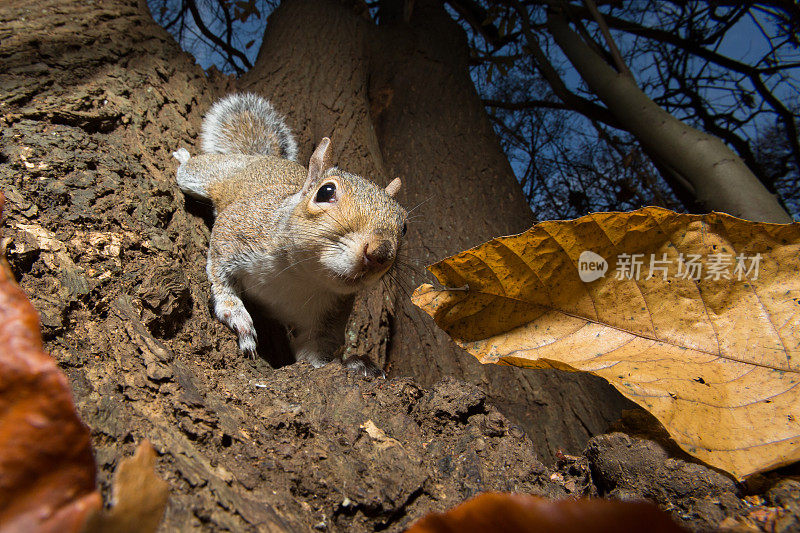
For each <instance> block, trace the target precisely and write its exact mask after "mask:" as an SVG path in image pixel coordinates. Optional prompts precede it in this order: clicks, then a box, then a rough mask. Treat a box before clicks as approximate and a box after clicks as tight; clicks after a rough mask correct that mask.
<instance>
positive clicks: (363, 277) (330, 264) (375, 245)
mask: <svg viewBox="0 0 800 533" xmlns="http://www.w3.org/2000/svg"><path fill="white" fill-rule="evenodd" d="M394 249H395V247H394V246H393V245H392V243H391V242H390V241H388V240H386V239H380V238H376V236H374V235H363V234H362V235H352V234H351V235H348V236H347V238H344V239H341V240H340V241H339V242H338V243H337V245H336V246H333V247H329V248H327V249H326V250H324V251H323V252H322V254H321V258H320V259H321V263H322V265H323V267H324V268H325V269H326V270H327V271H328V273H329V276H330V278H331V280H332V281H333V282H334V283H335V284H336V285H338V286H339V287H341V288H342V289H344V290H346V291H347V292H352V291H356V290H358V289H360V288H362V287H366V286H368V285H372V284H374V283H376V282H377V281H378V280H379V279H380V278H381V276H383V275H384V274H385V273H386V272H387V271H388V270H389V268H391V266H392V264H393V263H394V255H395V250H394Z"/></svg>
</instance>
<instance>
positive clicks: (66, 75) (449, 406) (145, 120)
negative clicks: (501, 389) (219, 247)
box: [0, 2, 800, 532]
mask: <svg viewBox="0 0 800 533" xmlns="http://www.w3.org/2000/svg"><path fill="white" fill-rule="evenodd" d="M11 4H12V3H9V4H6V6H5V7H0V31H2V33H0V39H2V40H3V41H4V42H3V47H4V48H3V54H2V55H0V57H2V58H3V65H2V70H0V87H2V92H0V105H1V106H2V107H0V190H2V192H3V193H4V194H5V195H6V211H5V220H4V221H3V228H2V234H3V237H4V238H6V239H7V240H8V246H7V256H8V259H9V262H10V263H11V266H12V268H13V270H14V273H15V275H16V277H17V279H18V280H19V282H20V284H21V286H22V287H23V289H24V290H25V291H26V293H27V294H28V295H29V297H30V299H31V300H32V302H33V304H34V306H35V307H36V309H37V310H38V312H39V313H40V316H41V323H42V330H43V334H44V338H45V344H46V349H47V350H48V351H49V352H50V353H51V354H52V355H53V357H54V358H55V359H56V360H57V362H58V363H59V365H60V367H61V368H62V369H63V370H64V372H65V373H66V374H67V376H68V378H69V380H70V383H71V385H72V389H73V392H74V397H75V403H76V405H77V408H78V411H79V414H80V415H81V417H82V419H83V420H84V421H85V423H86V424H87V425H88V426H89V427H90V428H91V431H92V440H93V446H94V449H95V459H96V462H97V468H98V483H99V485H100V488H101V490H102V491H103V493H104V495H105V497H106V498H108V497H109V494H108V489H109V484H110V478H111V475H112V473H113V471H114V469H115V467H116V466H117V465H118V464H119V461H120V460H121V458H123V457H124V456H126V455H130V454H131V453H133V450H134V449H135V447H136V445H137V444H138V442H140V441H141V440H143V439H149V440H150V441H151V442H152V443H153V445H154V446H155V448H156V450H157V451H158V452H159V454H160V458H159V463H158V472H159V474H160V475H161V476H162V477H163V478H164V479H165V480H166V481H168V482H169V484H170V487H171V498H170V503H169V506H168V509H167V513H166V518H165V521H164V524H163V526H162V530H163V531H178V530H180V531H188V530H205V531H210V530H226V529H227V530H232V531H248V530H252V531H255V530H280V529H284V530H290V531H307V530H311V529H317V530H323V531H324V530H330V531H348V532H349V531H353V532H358V531H374V530H389V531H399V530H402V529H403V528H404V527H406V526H407V525H408V524H409V523H410V522H411V521H413V520H414V519H416V518H418V517H420V516H422V515H423V514H425V513H427V512H429V511H431V510H441V509H445V508H448V507H450V506H453V505H455V504H457V503H459V502H461V501H463V500H464V499H466V498H469V497H470V496H473V495H475V494H477V493H479V492H482V491H487V490H498V491H520V492H530V493H534V494H540V495H545V496H548V497H554V498H560V497H573V496H608V497H613V498H621V499H633V498H647V499H650V500H653V501H655V502H657V503H658V504H659V505H661V506H662V507H663V508H664V509H666V510H668V511H670V512H671V513H672V515H673V517H675V519H676V520H678V522H679V523H681V524H683V525H685V526H687V527H690V528H692V529H696V530H708V529H713V528H717V527H745V526H752V527H754V528H756V530H765V531H792V530H798V529H800V521H798V517H799V516H800V505H798V501H799V500H800V483H799V482H798V481H796V480H794V479H793V478H791V477H789V476H786V475H780V476H779V475H777V474H773V475H771V476H769V477H760V478H758V479H757V480H754V482H753V483H752V484H751V485H750V486H749V487H747V488H744V487H741V486H738V485H737V484H735V483H734V482H733V481H731V480H730V479H728V478H727V477H725V476H723V475H721V474H719V473H717V472H714V471H712V470H710V469H708V468H706V467H704V466H702V465H697V464H694V463H687V462H685V461H683V460H682V459H679V458H675V457H670V455H668V454H667V452H665V451H664V449H663V448H662V447H661V446H660V445H658V444H656V443H654V442H652V441H649V440H642V439H639V438H634V437H629V436H627V435H624V434H621V433H614V434H611V435H605V436H600V437H596V438H594V439H592V440H591V441H590V442H589V444H588V447H587V448H586V451H585V452H583V454H580V449H577V450H568V451H569V452H572V453H573V454H575V455H564V454H563V453H557V454H556V455H557V457H558V458H557V460H556V462H555V463H554V464H550V465H547V466H545V465H543V464H542V463H541V462H540V461H539V459H538V457H550V456H551V454H552V453H553V450H550V449H544V448H543V447H542V446H540V447H539V448H540V449H537V447H536V446H535V445H534V444H533V443H534V442H543V441H546V438H545V439H543V438H541V435H531V434H526V432H525V431H523V429H521V428H520V427H518V426H516V425H514V424H513V423H511V422H510V421H509V420H508V419H507V418H506V416H504V415H503V414H501V413H500V412H499V411H498V410H497V409H495V408H494V407H493V406H492V404H491V402H490V401H488V400H487V396H486V394H485V393H484V392H483V391H482V390H481V389H480V388H478V387H476V386H475V385H471V384H467V383H464V382H461V381H456V380H451V379H446V380H444V381H440V382H438V383H437V384H435V385H434V386H432V387H428V388H424V387H421V386H418V385H417V384H415V382H414V381H413V380H412V379H409V378H402V377H401V378H393V379H389V380H380V379H366V378H361V377H358V376H356V375H355V374H353V373H349V372H347V371H345V370H344V369H343V368H341V367H340V366H337V365H335V364H334V365H329V366H328V367H326V368H323V369H318V370H314V369H312V368H310V367H309V366H308V365H305V364H292V365H288V366H284V367H281V368H279V369H273V368H272V367H271V366H270V365H269V364H268V363H267V362H266V361H265V360H263V359H258V360H255V361H252V360H248V359H245V358H244V357H242V356H241V355H240V354H239V353H238V349H237V347H236V342H235V336H234V335H233V333H231V332H230V331H229V330H227V329H226V328H225V327H224V326H223V325H222V324H220V323H218V322H216V321H215V320H214V319H213V318H212V317H211V315H210V313H209V309H208V282H207V280H206V277H205V272H204V266H205V250H206V246H207V243H208V236H209V228H208V225H207V222H206V221H205V220H204V219H203V215H204V214H206V215H207V210H205V211H204V207H203V206H199V205H194V206H193V207H192V206H190V207H191V208H192V212H191V213H190V212H187V210H186V206H185V200H184V197H183V195H182V194H181V193H180V192H179V190H178V188H177V186H176V185H175V183H174V178H173V173H174V169H175V162H174V161H173V160H171V158H170V157H169V152H170V151H171V150H173V149H176V148H177V147H178V146H182V145H183V146H192V145H193V144H194V139H193V136H194V134H193V133H192V131H191V129H190V128H189V127H188V126H187V124H193V125H194V126H193V127H196V125H197V124H198V123H199V116H200V114H201V113H202V112H203V111H204V110H205V109H207V108H208V106H209V104H210V102H211V100H212V99H213V97H214V95H213V94H211V93H212V92H213V90H209V89H208V87H209V86H213V87H216V88H217V90H222V89H223V88H224V85H225V81H224V80H219V79H207V78H205V77H203V76H202V73H199V69H197V68H195V67H191V68H190V67H189V66H186V65H183V64H182V63H181V62H186V63H188V59H185V58H183V57H182V56H181V57H178V59H175V58H176V51H175V50H176V47H175V44H174V42H172V41H171V40H170V39H169V37H168V36H167V35H166V33H164V32H163V31H162V30H160V29H157V28H155V26H154V25H153V23H152V20H149V19H147V18H146V17H145V15H143V14H142V13H143V11H142V9H141V6H137V5H136V4H135V2H134V3H125V2H121V3H113V5H112V3H111V2H109V3H108V4H106V3H100V4H91V5H90V4H88V3H67V2H53V3H49V2H40V3H37V4H36V6H37V7H36V13H33V11H32V10H33V7H25V8H23V7H18V6H21V3H17V4H15V5H13V6H12V5H11ZM39 4H41V5H39ZM109 6H112V7H109ZM104 10H108V11H104ZM47 17H51V18H50V19H48V18H47ZM58 17H61V18H58ZM53 20H56V21H57V22H58V21H60V22H58V23H54V22H53ZM115 25H119V27H115ZM97 28H102V31H100V30H98V29H97ZM104 35H111V36H113V39H106V38H105V37H103V36H104ZM196 95H202V96H196ZM523 408H524V409H527V410H529V411H530V412H535V410H537V409H539V408H543V407H542V406H539V405H529V406H521V407H520V409H523ZM531 437H536V438H534V439H532V438H531Z"/></svg>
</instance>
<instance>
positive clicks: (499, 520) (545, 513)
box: [406, 492, 684, 533]
mask: <svg viewBox="0 0 800 533" xmlns="http://www.w3.org/2000/svg"><path fill="white" fill-rule="evenodd" d="M486 531H502V532H503V533H572V532H577V533H584V532H586V531H591V532H592V533H605V532H608V533H626V532H631V533H634V532H635V533H638V532H640V531H649V532H651V533H678V532H680V531H684V530H683V529H682V528H680V527H678V526H677V524H675V523H674V522H673V521H672V520H671V519H670V518H669V516H668V515H667V514H666V513H664V512H662V511H660V510H659V509H658V507H656V506H655V505H653V504H652V503H648V502H613V501H607V500H590V499H584V500H559V501H552V500H547V499H545V498H538V497H536V496H529V495H526V494H499V493H491V492H489V493H485V494H481V495H479V496H477V497H475V498H473V499H471V500H469V501H467V502H464V503H462V504H461V505H458V506H457V507H455V508H453V509H451V510H450V511H447V512H446V513H430V514H428V515H426V516H424V517H423V518H421V519H420V520H418V521H417V522H415V523H414V524H412V526H411V527H410V528H409V529H408V530H407V531H406V533H483V532H486Z"/></svg>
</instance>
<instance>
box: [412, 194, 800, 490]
mask: <svg viewBox="0 0 800 533" xmlns="http://www.w3.org/2000/svg"><path fill="white" fill-rule="evenodd" d="M429 269H430V270H431V272H433V274H434V275H435V276H436V278H437V279H438V280H439V281H440V282H441V283H442V284H443V285H444V286H445V287H446V289H445V290H436V289H434V288H433V287H432V286H431V285H427V284H426V285H422V286H420V287H418V288H417V290H416V291H415V292H414V295H413V301H414V303H415V304H416V305H418V306H419V307H421V308H422V309H424V310H425V311H426V312H427V313H429V314H430V315H431V316H432V317H433V318H434V319H435V321H436V323H437V324H438V325H439V326H440V327H441V328H442V329H444V330H445V331H446V332H447V333H448V334H449V335H451V336H452V337H453V339H454V340H455V341H456V342H457V343H458V344H459V345H460V346H462V347H463V348H465V349H466V350H468V351H469V352H470V353H471V354H473V355H474V356H475V357H476V358H477V359H478V360H479V361H481V362H482V363H499V364H511V365H516V366H521V367H530V368H547V367H551V368H560V369H565V370H577V371H585V372H591V373H593V374H596V375H598V376H601V377H602V378H604V379H606V380H607V381H608V382H609V383H611V385H613V386H614V387H615V388H616V389H617V390H619V391H620V392H621V393H622V394H623V395H625V396H626V397H628V398H630V399H631V400H633V401H634V402H636V403H637V404H639V405H641V406H642V407H643V408H645V409H647V410H648V411H650V412H651V413H652V414H653V415H655V416H656V417H657V418H658V420H659V421H661V423H662V424H663V425H664V427H665V428H666V429H667V431H669V433H670V435H671V436H672V438H673V439H674V440H675V442H677V443H678V444H679V445H680V446H681V447H682V448H683V449H684V450H686V451H687V452H688V453H690V454H692V455H694V456H695V457H697V458H699V459H700V460H702V461H705V462H706V463H708V464H710V465H712V466H715V467H718V468H721V469H723V470H725V471H728V472H730V473H731V474H733V475H734V476H736V477H737V478H739V479H743V478H744V477H746V476H748V475H750V474H753V473H755V472H760V471H764V470H768V469H771V468H775V467H778V466H781V465H785V464H788V463H792V462H795V461H798V460H800V387H798V383H800V375H799V374H798V370H800V303H799V302H800V277H799V274H798V273H800V224H798V223H794V224H786V225H779V224H764V223H755V222H747V221H744V220H741V219H737V218H735V217H732V216H729V215H725V214H721V213H712V214H709V215H703V216H701V215H681V214H677V213H673V212H672V211H668V210H666V209H661V208H654V207H649V208H645V209H640V210H638V211H634V212H631V213H595V214H591V215H588V216H585V217H582V218H579V219H577V220H573V221H566V222H543V223H540V224H537V225H536V226H534V227H533V228H531V229H530V230H528V231H526V232H525V233H522V234H520V235H515V236H510V237H502V238H497V239H494V240H492V241H489V242H487V243H485V244H483V245H481V246H478V247H476V248H473V249H471V250H467V251H465V252H462V253H460V254H458V255H455V256H453V257H450V258H448V259H445V260H443V261H441V262H439V263H436V264H435V265H432V266H431V267H429ZM581 278H583V280H582V279H581ZM584 280H585V281H584ZM453 289H455V290H453Z"/></svg>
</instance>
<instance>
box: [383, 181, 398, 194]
mask: <svg viewBox="0 0 800 533" xmlns="http://www.w3.org/2000/svg"><path fill="white" fill-rule="evenodd" d="M400 185H401V182H400V178H395V179H393V180H392V181H391V183H389V185H387V186H386V194H388V195H389V196H394V195H395V194H397V191H399V190H400Z"/></svg>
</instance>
